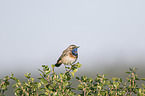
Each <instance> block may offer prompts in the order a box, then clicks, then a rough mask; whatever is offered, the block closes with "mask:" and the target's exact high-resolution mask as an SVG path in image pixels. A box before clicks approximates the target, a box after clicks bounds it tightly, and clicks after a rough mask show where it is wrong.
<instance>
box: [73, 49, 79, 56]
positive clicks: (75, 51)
mask: <svg viewBox="0 0 145 96" xmlns="http://www.w3.org/2000/svg"><path fill="white" fill-rule="evenodd" d="M72 54H73V55H75V56H76V55H78V52H77V48H74V49H73V50H72Z"/></svg>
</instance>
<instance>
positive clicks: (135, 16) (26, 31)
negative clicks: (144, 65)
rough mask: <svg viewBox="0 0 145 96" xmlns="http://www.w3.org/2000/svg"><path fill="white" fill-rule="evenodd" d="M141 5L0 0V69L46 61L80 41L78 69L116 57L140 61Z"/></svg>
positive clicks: (128, 0)
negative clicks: (79, 65)
mask: <svg viewBox="0 0 145 96" xmlns="http://www.w3.org/2000/svg"><path fill="white" fill-rule="evenodd" d="M144 5H145V1H144V0H43V1H38V0H29V1H26V0H23V1H22V0H1V1H0V66H1V67H0V74H4V73H5V72H8V73H7V74H9V73H10V72H25V73H26V72H27V71H29V72H33V71H36V70H37V69H38V68H40V67H41V65H42V64H48V65H49V66H50V65H51V64H54V63H55V62H56V60H57V59H58V57H59V56H60V55H61V53H62V51H63V50H64V49H65V48H67V47H68V46H69V45H70V44H76V45H79V46H80V49H79V59H78V61H79V62H80V63H81V64H83V66H84V67H82V68H84V69H85V68H90V69H91V68H93V66H94V65H93V64H95V65H96V66H97V67H96V68H98V69H99V66H106V65H105V64H107V63H106V62H108V64H111V63H112V62H115V61H116V60H118V59H120V58H121V60H123V61H124V62H128V64H130V63H131V62H137V61H143V62H145V59H144V58H145V6H144ZM94 62H96V63H94ZM99 62H101V64H102V62H104V64H102V65H100V63H99ZM108 64H107V66H109V65H108ZM112 64H113V63H112Z"/></svg>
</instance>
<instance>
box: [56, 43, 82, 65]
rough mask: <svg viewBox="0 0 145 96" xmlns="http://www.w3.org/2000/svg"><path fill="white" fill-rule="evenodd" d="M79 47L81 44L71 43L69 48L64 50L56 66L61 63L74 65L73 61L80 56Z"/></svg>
mask: <svg viewBox="0 0 145 96" xmlns="http://www.w3.org/2000/svg"><path fill="white" fill-rule="evenodd" d="M78 48H79V46H76V45H70V46H69V47H68V48H67V49H65V50H64V51H63V52H62V54H61V56H60V57H59V58H58V60H57V63H56V64H55V66H56V67H59V66H60V65H61V64H64V65H72V64H73V63H75V62H76V60H77V58H78V52H77V49H78Z"/></svg>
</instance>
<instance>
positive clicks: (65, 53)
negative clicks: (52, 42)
mask: <svg viewBox="0 0 145 96" xmlns="http://www.w3.org/2000/svg"><path fill="white" fill-rule="evenodd" d="M68 52H69V50H67V49H66V50H64V51H63V53H62V54H61V56H60V57H59V58H58V60H57V63H60V62H61V59H62V58H63V57H64V56H66V55H67V54H68Z"/></svg>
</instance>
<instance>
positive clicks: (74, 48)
mask: <svg viewBox="0 0 145 96" xmlns="http://www.w3.org/2000/svg"><path fill="white" fill-rule="evenodd" d="M78 48H79V46H76V45H70V46H69V47H68V49H69V50H70V51H71V52H72V54H73V55H75V56H77V55H78V52H77V49H78Z"/></svg>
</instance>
